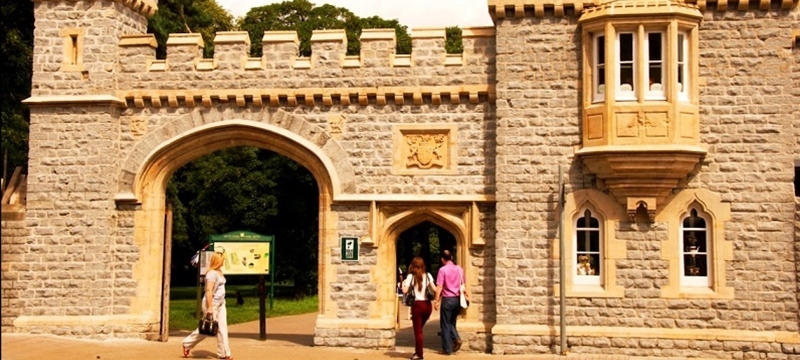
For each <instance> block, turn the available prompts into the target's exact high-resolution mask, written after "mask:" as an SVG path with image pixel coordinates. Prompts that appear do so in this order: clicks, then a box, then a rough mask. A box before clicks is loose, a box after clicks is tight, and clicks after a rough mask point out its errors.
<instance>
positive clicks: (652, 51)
mask: <svg viewBox="0 0 800 360" xmlns="http://www.w3.org/2000/svg"><path fill="white" fill-rule="evenodd" d="M647 46H648V50H649V53H648V59H650V60H651V61H653V60H659V61H660V60H664V58H663V54H662V51H663V50H662V43H661V33H649V34H647Z"/></svg>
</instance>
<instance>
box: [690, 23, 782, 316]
mask: <svg viewBox="0 0 800 360" xmlns="http://www.w3.org/2000/svg"><path fill="white" fill-rule="evenodd" d="M704 15H705V20H704V21H703V23H702V25H701V28H700V77H701V78H702V79H705V80H706V84H705V86H702V87H701V91H700V120H701V123H700V134H701V139H702V141H703V142H704V143H705V144H707V146H708V149H709V153H708V155H707V156H706V158H705V160H704V162H703V164H702V168H701V169H700V171H699V173H698V175H697V176H696V177H694V178H693V179H691V181H690V183H689V186H690V187H703V188H706V189H709V190H711V191H714V192H717V193H719V194H720V195H721V196H722V201H724V202H729V203H730V204H731V215H732V218H731V221H730V222H729V223H727V224H726V228H725V236H726V240H728V241H732V242H733V244H734V249H735V250H734V260H733V261H731V262H730V264H728V265H727V266H728V267H727V273H726V276H727V282H728V284H729V285H730V286H733V287H734V289H735V299H734V300H733V301H726V302H716V301H715V302H713V303H711V304H710V305H711V307H710V310H713V311H714V313H716V316H715V317H714V318H713V319H709V321H708V324H710V325H712V326H713V327H725V328H733V329H742V330H778V331H791V332H797V331H798V325H797V324H798V304H797V298H796V297H795V296H787V295H788V294H791V293H792V292H793V291H794V289H795V288H796V281H797V280H796V279H792V277H790V276H786V274H785V273H784V270H783V269H788V268H792V267H794V266H795V265H794V264H795V259H794V256H793V254H792V248H793V241H794V240H793V239H792V236H791V233H792V222H793V220H792V218H793V217H794V214H793V212H794V203H793V198H794V195H793V185H792V179H793V177H794V174H793V155H792V153H791V150H790V149H791V147H789V146H787V145H788V144H791V143H793V142H795V140H794V139H793V136H792V135H791V134H792V127H793V125H792V124H793V123H796V121H797V118H796V116H795V115H793V113H792V111H793V105H792V93H793V88H796V87H797V83H793V82H792V80H791V77H788V76H785V74H786V73H787V72H790V71H791V67H792V64H791V62H792V60H791V57H790V56H789V53H788V49H787V44H789V43H791V38H790V37H791V27H792V24H791V22H790V21H786V20H785V18H784V16H786V13H785V12H784V11H779V10H775V9H774V8H773V10H771V11H756V10H751V11H749V12H747V13H746V14H745V15H744V16H743V15H742V14H738V13H734V12H725V13H716V12H710V11H708V12H706V13H705V14H704ZM722 44H725V45H724V46H721V45H722ZM742 311H744V312H742Z"/></svg>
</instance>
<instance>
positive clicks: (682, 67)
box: [677, 34, 688, 93]
mask: <svg viewBox="0 0 800 360" xmlns="http://www.w3.org/2000/svg"><path fill="white" fill-rule="evenodd" d="M685 40H686V37H685V35H684V34H678V64H677V65H678V92H681V93H685V92H686V91H687V90H688V89H686V80H685V79H686V58H685V52H686V49H685V46H686V41H685Z"/></svg>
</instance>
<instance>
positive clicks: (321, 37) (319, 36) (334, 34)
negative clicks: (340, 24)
mask: <svg viewBox="0 0 800 360" xmlns="http://www.w3.org/2000/svg"><path fill="white" fill-rule="evenodd" d="M323 41H341V42H346V41H347V34H346V33H345V32H344V29H337V30H314V32H312V34H311V42H323Z"/></svg>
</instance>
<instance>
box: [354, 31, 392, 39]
mask: <svg viewBox="0 0 800 360" xmlns="http://www.w3.org/2000/svg"><path fill="white" fill-rule="evenodd" d="M396 37H397V34H395V31H394V29H364V30H361V37H360V38H359V39H361V40H395V39H396Z"/></svg>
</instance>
